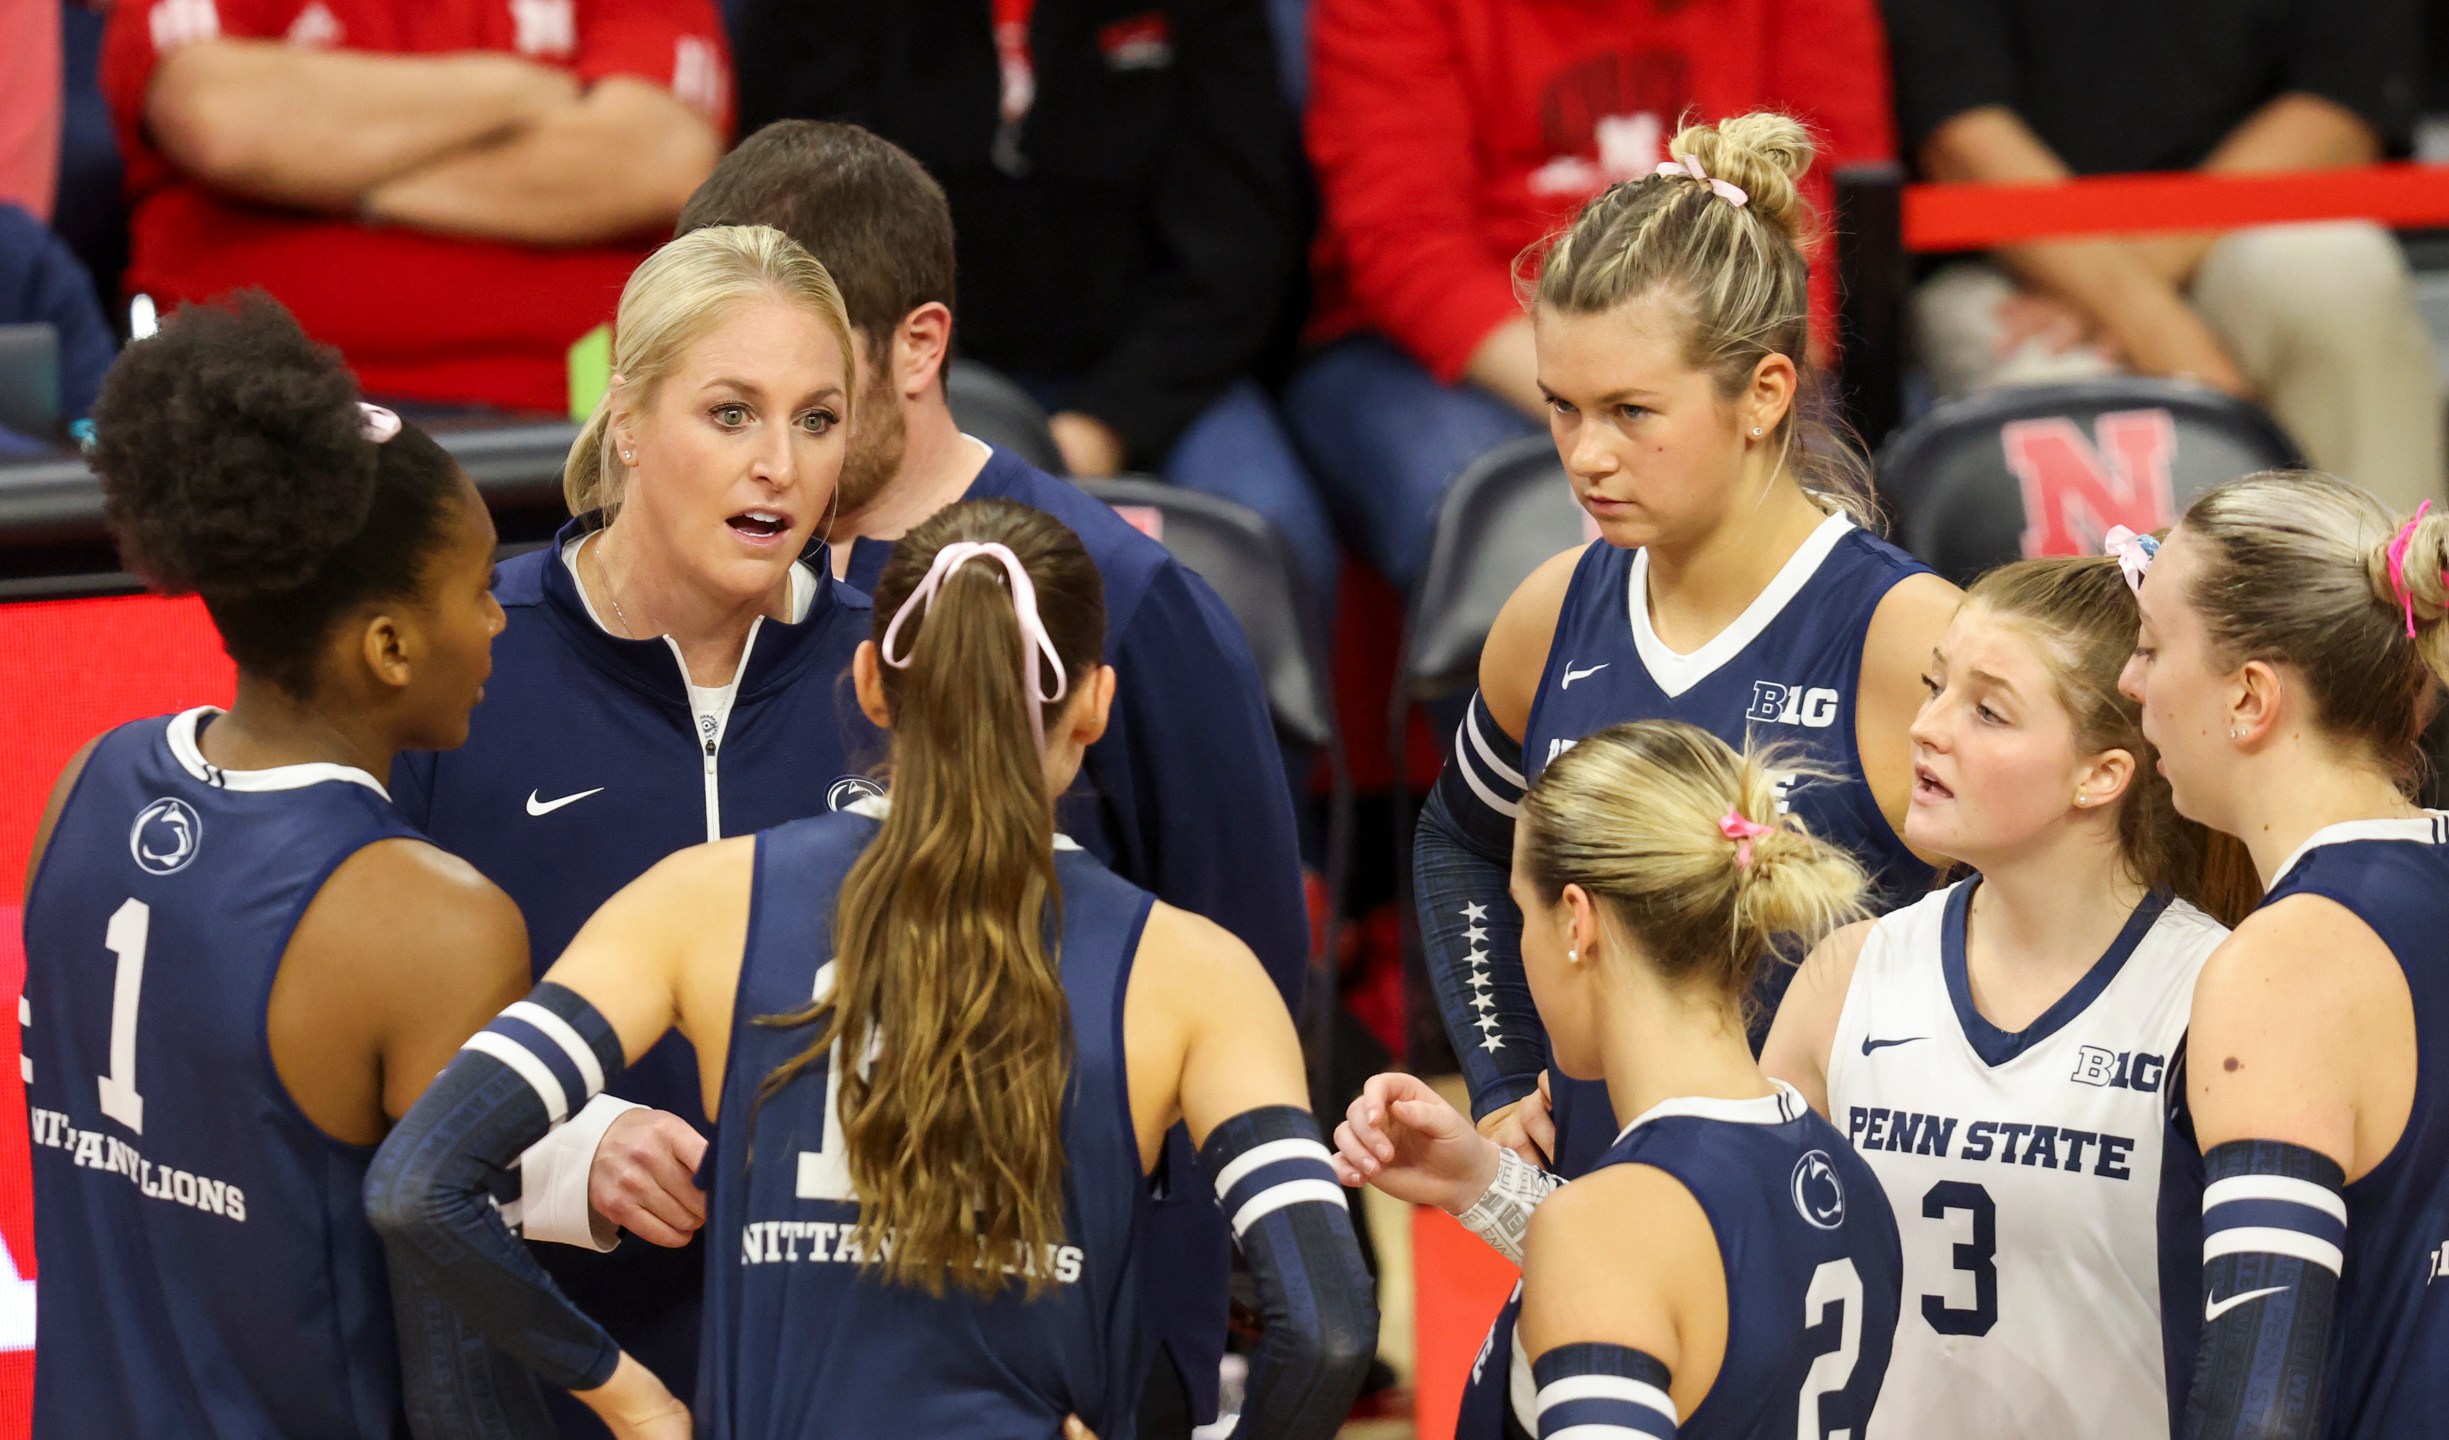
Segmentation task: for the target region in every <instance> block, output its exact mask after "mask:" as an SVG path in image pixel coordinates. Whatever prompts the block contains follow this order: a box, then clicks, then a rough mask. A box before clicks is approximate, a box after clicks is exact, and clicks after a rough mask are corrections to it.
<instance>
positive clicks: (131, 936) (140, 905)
mask: <svg viewBox="0 0 2449 1440" xmlns="http://www.w3.org/2000/svg"><path fill="white" fill-rule="evenodd" d="M152 930H153V907H152V906H150V905H147V904H146V903H145V902H143V901H142V900H136V899H130V900H129V901H128V902H127V903H126V904H124V905H122V906H120V907H119V908H118V910H117V911H115V912H113V913H112V915H111V924H110V928H109V929H108V930H105V931H103V932H102V945H103V948H104V949H107V950H109V951H110V952H111V954H113V955H115V956H117V957H119V971H118V974H117V975H116V976H115V977H113V979H112V981H111V1069H110V1073H109V1074H107V1075H104V1076H102V1077H100V1078H101V1082H102V1085H101V1088H102V1113H103V1114H105V1115H107V1116H109V1117H110V1118H112V1119H113V1120H116V1121H118V1122H119V1123H120V1124H122V1125H125V1126H126V1127H128V1128H129V1129H130V1130H133V1131H135V1132H136V1133H137V1134H139V1135H142V1134H143V1133H145V1097H144V1096H142V1095H139V1094H137V1093H136V997H137V996H138V995H139V994H141V993H142V992H143V990H144V988H145V942H146V940H147V939H148V938H149V937H150V935H151V933H152Z"/></svg>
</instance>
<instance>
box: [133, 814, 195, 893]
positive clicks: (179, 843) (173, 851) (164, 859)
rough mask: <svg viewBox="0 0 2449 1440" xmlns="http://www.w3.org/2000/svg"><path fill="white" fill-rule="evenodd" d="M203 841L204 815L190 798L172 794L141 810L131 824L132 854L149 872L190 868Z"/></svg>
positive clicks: (170, 872) (166, 872) (172, 872)
mask: <svg viewBox="0 0 2449 1440" xmlns="http://www.w3.org/2000/svg"><path fill="white" fill-rule="evenodd" d="M203 843H204V820H203V818H202V817H201V816H199V815H197V814H196V812H195V810H194V809H193V808H192V807H190V806H189V805H188V803H187V802H186V801H184V800H178V799H172V798H170V797H168V796H165V797H163V798H162V799H159V800H156V801H154V802H153V803H152V804H150V805H147V806H146V807H145V808H144V809H142V810H139V811H137V812H136V823H135V824H134V825H131V826H129V827H128V854H130V855H132V856H134V857H135V858H136V863H137V864H138V865H139V866H141V867H142V868H143V869H144V870H145V871H146V872H147V873H148V874H153V875H170V874H174V873H176V872H178V871H180V870H184V869H186V868H187V864H188V862H189V861H191V860H193V859H195V858H196V847H198V846H200V845H202V844H203Z"/></svg>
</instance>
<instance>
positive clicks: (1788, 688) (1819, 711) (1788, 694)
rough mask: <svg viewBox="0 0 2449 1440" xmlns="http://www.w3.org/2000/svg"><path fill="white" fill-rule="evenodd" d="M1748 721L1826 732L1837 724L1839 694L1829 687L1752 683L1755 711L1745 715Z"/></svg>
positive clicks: (1747, 712)
mask: <svg viewBox="0 0 2449 1440" xmlns="http://www.w3.org/2000/svg"><path fill="white" fill-rule="evenodd" d="M1743 718H1745V719H1746V720H1758V721H1761V722H1763V723H1764V724H1770V725H1805V726H1809V727H1810V728H1812V729H1814V730H1824V729H1826V728H1828V727H1829V726H1830V725H1833V724H1835V723H1836V720H1837V692H1836V691H1834V690H1831V689H1829V688H1828V687H1827V686H1825V685H1814V686H1812V687H1811V688H1810V689H1808V690H1806V689H1804V688H1803V687H1802V686H1800V685H1780V684H1777V683H1776V682H1775V681H1771V680H1755V681H1753V682H1752V708H1751V709H1749V710H1746V711H1744V712H1743Z"/></svg>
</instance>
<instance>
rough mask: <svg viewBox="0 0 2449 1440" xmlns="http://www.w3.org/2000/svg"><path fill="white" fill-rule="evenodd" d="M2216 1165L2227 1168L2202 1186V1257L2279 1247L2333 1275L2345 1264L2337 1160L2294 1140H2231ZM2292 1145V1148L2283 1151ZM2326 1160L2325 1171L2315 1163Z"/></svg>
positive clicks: (2321, 1164)
mask: <svg viewBox="0 0 2449 1440" xmlns="http://www.w3.org/2000/svg"><path fill="white" fill-rule="evenodd" d="M2231 1143H2232V1144H2234V1145H2241V1146H2243V1147H2246V1148H2245V1149H2244V1150H2242V1151H2231V1150H2230V1146H2228V1145H2222V1146H2219V1147H2216V1148H2215V1150H2214V1151H2213V1153H2214V1154H2219V1153H2220V1152H2222V1151H2229V1152H2230V1153H2228V1154H2227V1155H2223V1156H2222V1157H2221V1158H2222V1159H2223V1160H2226V1161H2228V1164H2227V1165H2223V1166H2222V1167H2220V1168H2221V1169H2222V1170H2228V1171H2231V1172H2232V1173H2227V1174H2224V1175H2222V1176H2221V1177H2220V1178H2217V1179H2214V1180H2212V1181H2211V1182H2210V1184H2208V1185H2206V1186H2204V1187H2203V1192H2202V1258H2203V1260H2204V1262H2205V1263H2208V1262H2210V1261H2213V1260H2217V1259H2219V1258H2220V1257H2221V1256H2224V1255H2285V1256H2291V1257H2293V1258H2295V1259H2298V1260H2303V1261H2306V1262H2308V1263H2310V1264H2314V1265H2318V1266H2320V1267H2321V1268H2322V1269H2324V1270H2327V1271H2329V1272H2330V1273H2331V1274H2333V1275H2336V1274H2338V1273H2339V1272H2340V1271H2341V1270H2343V1269H2345V1268H2346V1252H2347V1202H2346V1200H2345V1199H2344V1198H2343V1197H2342V1196H2341V1195H2340V1194H2339V1190H2340V1184H2339V1178H2338V1177H2340V1176H2341V1174H2342V1172H2341V1171H2340V1170H2339V1167H2338V1164H2337V1162H2336V1161H2333V1160H2330V1159H2329V1158H2328V1157H2326V1156H2322V1155H2319V1154H2316V1153H2315V1152H2313V1151H2310V1150H2306V1149H2305V1148H2304V1147H2303V1146H2300V1145H2285V1144H2280V1143H2278V1142H2274V1141H2256V1140H2247V1141H2236V1142H2231ZM2288 1152H2294V1153H2292V1154H2291V1153H2288ZM2325 1167H2326V1169H2327V1171H2328V1175H2327V1176H2324V1175H2322V1174H2321V1173H2319V1172H2320V1171H2322V1170H2323V1169H2324V1168H2325Z"/></svg>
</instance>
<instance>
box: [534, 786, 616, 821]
mask: <svg viewBox="0 0 2449 1440" xmlns="http://www.w3.org/2000/svg"><path fill="white" fill-rule="evenodd" d="M603 793H604V787H603V786H601V785H598V786H596V787H595V788H594V789H592V790H581V791H579V792H578V793H577V794H575V795H564V796H562V797H561V798H560V799H558V800H539V799H537V798H536V792H535V791H533V790H530V791H528V792H527V813H528V814H530V815H550V814H552V813H553V812H554V811H556V810H558V809H560V808H561V807H562V806H564V805H575V804H577V803H578V802H579V801H581V800H584V799H586V798H587V797H588V796H590V795H601V794H603Z"/></svg>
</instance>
